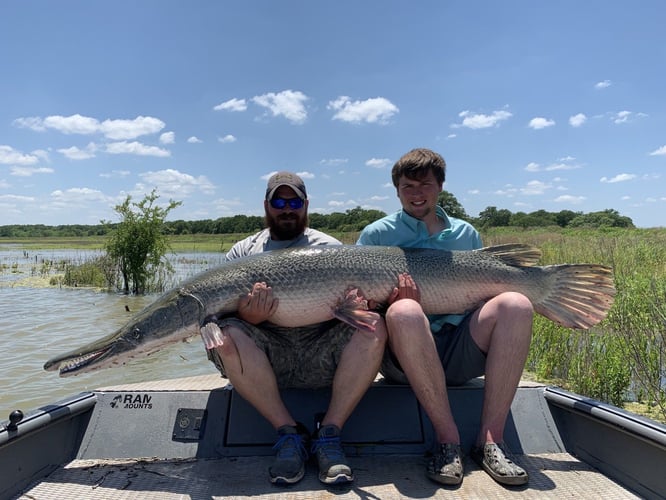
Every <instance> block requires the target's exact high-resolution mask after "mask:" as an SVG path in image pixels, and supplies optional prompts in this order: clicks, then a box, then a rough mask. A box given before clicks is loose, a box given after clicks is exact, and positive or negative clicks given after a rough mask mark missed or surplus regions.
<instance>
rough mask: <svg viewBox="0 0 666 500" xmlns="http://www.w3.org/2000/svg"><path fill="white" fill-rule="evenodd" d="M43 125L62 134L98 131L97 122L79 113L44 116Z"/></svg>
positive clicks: (86, 133) (84, 133)
mask: <svg viewBox="0 0 666 500" xmlns="http://www.w3.org/2000/svg"><path fill="white" fill-rule="evenodd" d="M44 127H46V128H52V129H54V130H57V131H58V132H62V133H63V134H81V135H88V134H94V133H96V132H98V131H99V122H98V121H97V120H96V119H95V118H90V117H89V116H81V115H80V114H78V113H77V114H75V115H70V116H60V115H53V116H47V117H46V118H44Z"/></svg>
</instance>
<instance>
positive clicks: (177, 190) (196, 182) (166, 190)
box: [136, 168, 215, 199]
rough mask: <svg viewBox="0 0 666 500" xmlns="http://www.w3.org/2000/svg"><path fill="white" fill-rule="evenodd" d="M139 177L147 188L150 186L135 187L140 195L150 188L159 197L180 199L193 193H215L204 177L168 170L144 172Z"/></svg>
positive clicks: (213, 187) (212, 186)
mask: <svg viewBox="0 0 666 500" xmlns="http://www.w3.org/2000/svg"><path fill="white" fill-rule="evenodd" d="M140 177H141V178H142V179H143V180H144V182H145V183H147V184H148V186H151V187H149V188H148V189H146V188H145V187H144V186H143V185H137V186H136V188H137V190H138V191H140V192H141V193H146V192H148V191H150V190H151V189H152V187H155V188H157V191H158V192H159V193H160V195H161V196H162V195H163V196H166V197H169V198H175V199H180V198H183V197H187V196H189V195H190V194H192V193H194V192H195V191H201V192H202V193H204V194H212V193H213V192H214V191H215V186H214V185H213V184H212V183H211V182H210V181H209V180H208V178H207V177H206V176H205V175H200V176H199V177H194V176H192V175H190V174H185V173H183V172H179V171H178V170H173V169H170V168H169V169H166V170H158V171H156V172H146V173H143V174H141V175H140Z"/></svg>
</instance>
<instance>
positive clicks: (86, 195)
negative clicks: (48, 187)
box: [51, 188, 111, 204]
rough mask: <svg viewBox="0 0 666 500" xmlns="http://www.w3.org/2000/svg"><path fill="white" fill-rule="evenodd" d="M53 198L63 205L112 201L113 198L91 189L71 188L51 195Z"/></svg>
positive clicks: (58, 190) (56, 191)
mask: <svg viewBox="0 0 666 500" xmlns="http://www.w3.org/2000/svg"><path fill="white" fill-rule="evenodd" d="M51 198H53V199H54V201H57V202H61V203H72V202H75V203H77V204H80V202H81V201H103V202H109V201H111V198H109V197H108V196H106V195H105V194H104V193H102V192H101V191H99V190H97V189H91V188H70V189H67V190H65V191H62V190H60V189H57V190H55V191H53V192H52V193H51Z"/></svg>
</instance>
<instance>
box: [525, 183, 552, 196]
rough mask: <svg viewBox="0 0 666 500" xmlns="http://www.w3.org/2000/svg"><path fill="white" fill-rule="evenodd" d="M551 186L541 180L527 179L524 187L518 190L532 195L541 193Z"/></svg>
mask: <svg viewBox="0 0 666 500" xmlns="http://www.w3.org/2000/svg"><path fill="white" fill-rule="evenodd" d="M551 187H552V186H551V185H550V184H546V183H545V182H541V181H529V182H528V183H527V184H526V185H525V187H523V188H521V189H520V192H521V193H522V194H524V195H527V196H533V195H537V194H543V193H544V192H545V191H546V190H548V189H550V188H551Z"/></svg>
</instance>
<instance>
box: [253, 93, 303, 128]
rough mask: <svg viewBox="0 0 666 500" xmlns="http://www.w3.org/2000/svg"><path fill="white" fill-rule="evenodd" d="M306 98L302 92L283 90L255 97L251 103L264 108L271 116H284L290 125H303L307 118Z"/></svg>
mask: <svg viewBox="0 0 666 500" xmlns="http://www.w3.org/2000/svg"><path fill="white" fill-rule="evenodd" d="M307 101H308V96H306V95H305V94H304V93H303V92H300V91H293V90H283V91H282V92H279V93H277V94H276V93H273V92H269V93H268V94H263V95H259V96H255V97H253V98H252V102H254V103H255V104H257V105H259V106H261V107H263V108H266V109H267V110H268V111H270V112H271V114H272V115H273V116H284V117H285V118H286V119H287V120H289V121H290V122H292V123H298V124H300V123H304V122H305V120H306V119H307V117H308V112H307V110H306V108H305V103H306V102H307Z"/></svg>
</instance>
